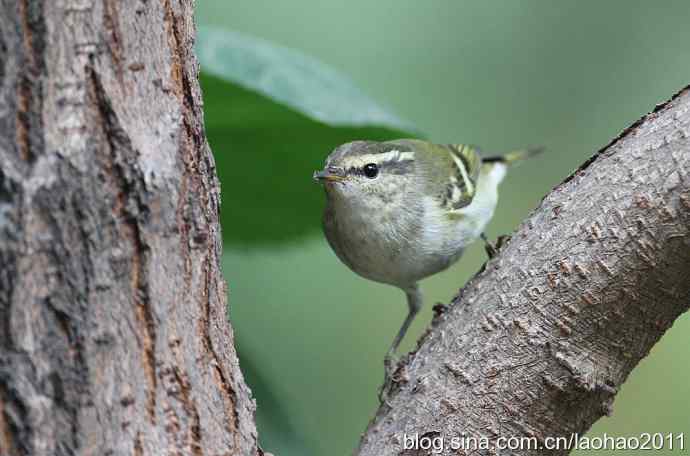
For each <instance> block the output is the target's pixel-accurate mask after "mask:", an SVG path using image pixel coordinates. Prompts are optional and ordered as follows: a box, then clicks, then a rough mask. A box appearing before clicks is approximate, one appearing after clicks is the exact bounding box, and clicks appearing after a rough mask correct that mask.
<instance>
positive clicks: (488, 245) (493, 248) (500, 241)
mask: <svg viewBox="0 0 690 456" xmlns="http://www.w3.org/2000/svg"><path fill="white" fill-rule="evenodd" d="M481 238H482V240H483V241H484V250H486V254H487V255H488V256H489V259H491V258H493V257H495V256H496V255H497V254H498V251H499V250H501V248H502V247H503V246H504V245H506V244H507V243H508V241H510V236H509V235H506V234H502V235H501V236H499V237H497V238H496V243H495V244H494V243H493V242H491V241H489V240H488V239H487V238H486V235H485V234H484V233H482V234H481Z"/></svg>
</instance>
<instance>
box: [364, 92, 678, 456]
mask: <svg viewBox="0 0 690 456" xmlns="http://www.w3.org/2000/svg"><path fill="white" fill-rule="evenodd" d="M689 136H690V86H688V87H686V88H685V89H683V90H682V91H681V92H680V93H678V94H677V95H676V96H674V97H673V98H672V99H671V100H670V101H668V102H666V103H664V104H663V105H660V106H658V107H657V108H656V109H655V110H654V112H652V113H650V114H649V115H647V116H645V117H644V118H642V119H641V120H639V121H638V122H636V123H635V124H634V125H632V126H631V127H630V128H628V129H627V130H626V131H624V132H623V133H622V134H621V135H620V136H619V137H618V138H616V139H615V140H614V141H612V142H611V143H610V144H609V145H608V146H606V147H605V148H604V149H602V150H601V151H600V152H599V153H597V154H596V155H595V156H594V157H593V158H592V159H590V160H589V161H587V162H586V163H585V164H583V165H582V167H581V168H580V169H579V170H577V172H575V173H574V174H573V175H572V176H570V177H568V178H567V179H566V180H565V181H564V182H563V183H562V184H560V185H559V186H558V187H556V188H555V189H554V190H553V191H552V192H551V193H550V194H549V195H548V196H547V197H546V198H544V200H543V201H542V203H541V205H540V206H539V208H538V209H537V210H536V211H534V213H533V214H532V215H531V216H530V217H529V218H528V219H527V220H526V221H525V222H524V223H522V225H521V226H520V227H519V228H518V230H517V231H516V232H515V233H514V235H513V236H512V241H511V242H510V243H509V244H508V245H507V246H506V247H504V248H503V249H502V250H501V252H500V253H499V254H498V256H497V257H495V258H494V259H492V260H491V261H489V263H488V264H487V265H486V269H485V270H484V271H482V272H481V273H479V274H478V275H477V276H476V277H474V278H473V279H472V280H471V281H470V282H469V283H468V284H467V285H466V286H465V287H464V289H463V290H462V291H461V293H460V295H459V296H457V297H456V298H455V299H454V300H453V303H452V305H451V306H450V307H449V308H448V309H447V310H446V311H445V312H444V313H443V314H442V315H440V316H439V317H437V318H436V319H435V321H434V323H433V328H432V329H431V330H430V331H429V332H428V334H427V335H426V336H425V337H424V338H423V339H422V340H421V341H420V343H419V347H418V349H417V351H416V352H415V353H413V354H411V355H410V356H409V358H408V360H407V363H406V365H405V366H404V367H401V368H400V369H399V371H398V375H399V378H400V382H399V383H398V384H397V385H396V388H395V390H394V391H393V393H392V394H391V397H390V399H389V400H388V403H387V404H384V405H383V406H382V407H381V408H380V409H379V410H378V412H377V414H376V417H375V418H374V419H373V420H372V422H371V423H370V424H369V427H368V429H367V432H366V433H365V435H364V436H363V438H362V440H361V442H360V446H359V448H358V450H357V451H356V454H358V455H362V456H364V455H373V456H382V455H393V454H395V455H416V454H427V452H424V451H419V450H416V449H415V450H406V449H405V448H403V446H404V444H405V437H406V436H407V437H408V441H407V443H408V445H407V446H408V447H409V446H410V440H409V438H410V437H414V436H415V435H416V436H417V437H421V436H426V437H427V438H428V440H427V442H429V441H430V440H431V439H433V438H436V442H437V443H438V442H439V441H440V438H443V439H444V443H445V449H444V450H443V453H442V454H470V453H472V451H464V450H451V448H449V447H450V446H451V445H452V444H453V442H452V440H451V439H452V438H453V437H456V438H457V437H462V436H463V435H464V436H468V437H474V438H477V439H478V441H481V438H482V437H484V438H486V440H484V441H485V442H489V444H494V443H497V442H498V440H497V439H498V438H499V437H504V438H505V437H518V438H519V437H534V438H535V440H534V441H535V442H538V444H540V445H550V444H553V443H554V442H553V441H552V440H550V439H549V438H548V437H557V436H568V437H569V436H570V435H571V434H572V433H576V432H579V433H583V432H585V431H587V430H588V429H589V428H590V426H591V425H592V424H593V423H594V422H595V421H596V420H597V419H599V418H600V417H601V416H602V415H605V414H610V413H611V412H612V405H611V404H612V402H613V399H614V397H615V395H616V393H617V391H618V388H619V387H620V385H621V384H622V383H623V382H624V381H625V379H626V378H627V376H628V374H629V373H630V371H631V370H632V369H633V368H634V367H635V366H636V365H637V363H638V362H639V361H640V360H641V359H642V358H643V357H644V356H645V355H646V354H647V353H648V352H649V350H650V349H651V348H652V346H653V345H654V344H655V343H656V342H657V341H658V340H659V338H660V337H661V336H662V335H663V334H664V332H665V331H666V330H667V329H668V328H669V327H670V326H671V325H672V324H673V322H674V320H675V319H676V318H677V317H678V316H679V315H680V314H682V313H683V312H685V311H686V310H687V309H688V307H689V306H690V173H689V171H690V139H689ZM501 443H502V442H501ZM459 444H460V441H458V440H456V446H458V445H459ZM561 445H562V443H561ZM567 453H568V450H566V449H563V448H561V449H559V450H556V451H553V450H550V451H547V450H546V449H544V448H542V449H540V450H531V451H530V450H526V449H523V450H515V451H513V452H512V454H567ZM475 454H495V453H493V452H492V451H491V450H483V451H482V450H480V451H478V452H477V453H475Z"/></svg>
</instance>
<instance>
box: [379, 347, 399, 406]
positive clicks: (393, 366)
mask: <svg viewBox="0 0 690 456" xmlns="http://www.w3.org/2000/svg"><path fill="white" fill-rule="evenodd" d="M383 367H384V371H385V376H384V378H383V384H382V385H381V387H380V388H379V395H378V396H379V402H380V403H381V404H383V403H384V402H386V400H387V399H388V392H389V391H390V389H391V387H392V386H393V383H394V382H395V372H396V371H397V369H398V360H397V359H395V357H394V356H393V355H386V357H385V358H384V359H383Z"/></svg>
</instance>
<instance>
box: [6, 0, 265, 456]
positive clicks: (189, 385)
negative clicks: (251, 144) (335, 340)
mask: <svg viewBox="0 0 690 456" xmlns="http://www.w3.org/2000/svg"><path fill="white" fill-rule="evenodd" d="M192 4H193V2H192V0H159V1H150V0H42V1H41V0H2V1H1V2H0V5H1V6H0V8H2V10H1V11H0V324H1V325H2V326H1V328H0V454H2V455H3V456H6V455H10V456H15V455H73V454H83V455H87V454H88V455H108V454H122V455H125V454H126V455H137V456H143V455H159V454H193V455H206V454H213V455H218V454H227V455H230V454H233V455H234V454H242V455H253V454H261V451H260V450H259V449H258V446H257V441H256V430H255V427H254V418H253V416H254V403H253V401H252V399H251V398H250V392H249V390H248V388H247V387H246V386H245V384H244V381H243V378H242V375H241V373H240V370H239V366H238V362H237V357H236V355H235V351H234V348H233V336H232V331H231V328H230V326H229V325H228V324H227V321H226V317H225V312H226V298H225V295H226V290H225V284H224V282H223V280H222V277H221V273H220V269H219V255H220V251H221V238H220V233H219V228H218V227H219V225H218V205H219V191H218V182H217V180H216V176H215V168H214V162H213V158H212V156H211V153H210V151H209V148H208V145H207V143H206V140H205V137H204V130H203V118H202V112H201V94H200V90H199V85H198V82H197V71H198V66H197V63H196V59H195V58H194V55H193V52H192V45H193V37H194V27H193V23H192Z"/></svg>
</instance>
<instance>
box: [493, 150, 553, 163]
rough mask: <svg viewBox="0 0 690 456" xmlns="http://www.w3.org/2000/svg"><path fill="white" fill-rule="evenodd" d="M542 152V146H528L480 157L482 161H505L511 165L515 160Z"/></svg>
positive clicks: (524, 158)
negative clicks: (501, 153) (502, 153)
mask: <svg viewBox="0 0 690 456" xmlns="http://www.w3.org/2000/svg"><path fill="white" fill-rule="evenodd" d="M542 152H544V147H530V148H528V149H522V150H515V151H513V152H508V153H507V154H504V155H494V156H491V157H482V163H496V162H498V163H505V164H506V165H511V164H513V163H515V162H519V161H522V160H526V159H528V158H531V157H534V156H535V155H539V154H541V153H542Z"/></svg>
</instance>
